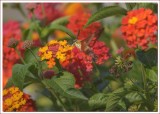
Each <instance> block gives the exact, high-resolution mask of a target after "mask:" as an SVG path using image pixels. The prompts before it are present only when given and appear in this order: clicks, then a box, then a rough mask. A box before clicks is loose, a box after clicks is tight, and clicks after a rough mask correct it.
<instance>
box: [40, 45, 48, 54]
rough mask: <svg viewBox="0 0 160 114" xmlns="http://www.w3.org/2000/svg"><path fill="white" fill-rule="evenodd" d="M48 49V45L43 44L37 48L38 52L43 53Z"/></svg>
mask: <svg viewBox="0 0 160 114" xmlns="http://www.w3.org/2000/svg"><path fill="white" fill-rule="evenodd" d="M47 50H48V46H44V47H42V48H39V52H41V53H45V52H46V51H47Z"/></svg>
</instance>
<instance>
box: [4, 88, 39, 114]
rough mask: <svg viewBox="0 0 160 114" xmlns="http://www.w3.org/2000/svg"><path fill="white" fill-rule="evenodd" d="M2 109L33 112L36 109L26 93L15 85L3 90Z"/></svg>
mask: <svg viewBox="0 0 160 114" xmlns="http://www.w3.org/2000/svg"><path fill="white" fill-rule="evenodd" d="M3 110H4V111H5V112H13V111H16V112H33V111H36V108H35V103H34V101H33V100H32V99H31V98H30V96H29V95H28V94H25V93H23V92H22V91H20V90H19V88H17V87H10V88H8V89H4V90H3Z"/></svg>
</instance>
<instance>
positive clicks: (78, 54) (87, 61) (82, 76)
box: [62, 47, 93, 88]
mask: <svg viewBox="0 0 160 114" xmlns="http://www.w3.org/2000/svg"><path fill="white" fill-rule="evenodd" d="M71 55H72V56H67V58H66V60H65V61H64V62H63V63H62V66H63V67H64V68H65V69H66V70H67V71H69V72H71V73H73V74H74V76H75V78H76V85H75V87H76V88H80V87H81V86H82V85H83V83H84V81H86V80H90V78H89V76H88V75H89V74H90V73H91V71H92V69H93V65H92V57H90V56H89V55H87V54H85V53H84V52H83V51H81V50H79V49H78V48H77V47H74V48H73V50H72V52H71Z"/></svg>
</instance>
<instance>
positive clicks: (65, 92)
mask: <svg viewBox="0 0 160 114" xmlns="http://www.w3.org/2000/svg"><path fill="white" fill-rule="evenodd" d="M43 83H44V84H45V85H47V86H49V87H50V88H52V89H53V90H55V91H56V92H58V93H59V94H60V95H62V96H65V97H68V98H74V99H83V100H87V98H86V97H85V96H84V95H83V94H82V93H81V92H80V91H79V90H77V89H75V88H74V85H75V79H74V76H73V75H72V74H71V73H69V72H63V75H62V76H60V77H56V76H55V77H53V78H52V79H50V80H49V79H45V80H43Z"/></svg>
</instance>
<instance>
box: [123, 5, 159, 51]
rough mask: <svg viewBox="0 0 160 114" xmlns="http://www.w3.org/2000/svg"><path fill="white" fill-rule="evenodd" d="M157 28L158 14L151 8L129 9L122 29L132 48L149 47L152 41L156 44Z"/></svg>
mask: <svg viewBox="0 0 160 114" xmlns="http://www.w3.org/2000/svg"><path fill="white" fill-rule="evenodd" d="M157 28H158V27H157V16H156V14H154V13H153V11H152V10H151V9H144V8H140V9H137V10H132V11H129V12H128V13H127V15H126V16H125V17H123V19H122V26H121V31H122V33H123V35H124V39H125V40H126V42H127V44H128V46H129V47H131V48H137V47H140V48H142V49H147V47H148V44H149V43H150V41H151V43H153V44H155V43H156V42H157V39H156V32H157Z"/></svg>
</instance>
